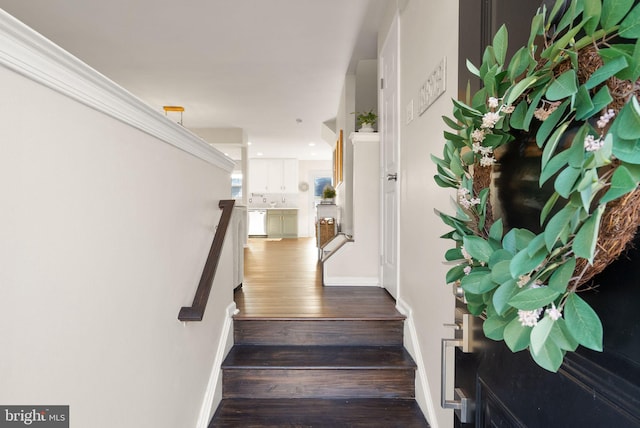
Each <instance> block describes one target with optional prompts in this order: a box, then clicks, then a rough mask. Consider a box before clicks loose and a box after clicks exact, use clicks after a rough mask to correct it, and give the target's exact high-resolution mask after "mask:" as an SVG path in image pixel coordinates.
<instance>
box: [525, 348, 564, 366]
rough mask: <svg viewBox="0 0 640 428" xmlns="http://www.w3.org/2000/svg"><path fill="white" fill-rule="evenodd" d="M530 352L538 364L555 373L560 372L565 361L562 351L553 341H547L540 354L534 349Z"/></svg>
mask: <svg viewBox="0 0 640 428" xmlns="http://www.w3.org/2000/svg"><path fill="white" fill-rule="evenodd" d="M530 352H531V356H532V357H533V360H534V361H535V362H536V364H538V365H539V366H540V367H542V368H543V369H545V370H548V371H550V372H553V373H556V372H557V371H558V369H559V368H560V366H561V365H562V360H563V359H564V354H563V353H562V350H561V349H560V347H559V346H558V345H556V344H555V342H554V341H553V340H548V341H546V342H545V343H544V345H543V346H542V348H540V350H539V352H535V351H534V350H533V348H531V349H530Z"/></svg>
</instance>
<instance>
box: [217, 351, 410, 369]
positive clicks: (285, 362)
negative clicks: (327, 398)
mask: <svg viewBox="0 0 640 428" xmlns="http://www.w3.org/2000/svg"><path fill="white" fill-rule="evenodd" d="M415 367H416V365H415V363H414V361H413V359H412V358H411V356H410V355H409V353H408V352H407V351H406V350H405V349H404V348H403V347H401V346H258V345H235V346H234V347H233V348H232V349H231V351H230V352H229V354H228V355H227V358H226V359H225V360H224V362H223V363H222V368H223V369H241V368H242V369H387V370H388V369H392V370H393V369H404V370H406V369H415Z"/></svg>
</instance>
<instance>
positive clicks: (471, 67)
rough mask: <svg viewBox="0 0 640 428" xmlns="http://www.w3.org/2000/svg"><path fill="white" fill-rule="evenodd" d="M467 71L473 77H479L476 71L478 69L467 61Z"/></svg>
mask: <svg viewBox="0 0 640 428" xmlns="http://www.w3.org/2000/svg"><path fill="white" fill-rule="evenodd" d="M467 70H469V72H470V73H471V74H473V75H474V76H478V77H480V70H478V68H477V67H476V66H475V65H473V63H472V62H471V61H469V60H467Z"/></svg>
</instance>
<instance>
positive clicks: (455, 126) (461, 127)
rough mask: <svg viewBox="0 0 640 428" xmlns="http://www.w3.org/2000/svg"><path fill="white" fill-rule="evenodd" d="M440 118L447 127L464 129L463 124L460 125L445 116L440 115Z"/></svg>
mask: <svg viewBox="0 0 640 428" xmlns="http://www.w3.org/2000/svg"><path fill="white" fill-rule="evenodd" d="M442 120H444V123H446V124H447V126H448V127H449V128H451V129H455V130H456V131H460V130H462V129H465V128H464V126H462V125H460V124H459V123H458V122H456V121H455V120H453V119H451V118H449V117H447V116H442Z"/></svg>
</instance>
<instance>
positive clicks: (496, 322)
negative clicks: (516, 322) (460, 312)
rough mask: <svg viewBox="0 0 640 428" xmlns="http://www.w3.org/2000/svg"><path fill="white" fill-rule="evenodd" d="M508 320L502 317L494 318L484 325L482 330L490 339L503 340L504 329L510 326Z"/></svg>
mask: <svg viewBox="0 0 640 428" xmlns="http://www.w3.org/2000/svg"><path fill="white" fill-rule="evenodd" d="M509 321H511V320H508V319H504V318H502V317H501V316H492V317H489V318H487V320H486V321H485V322H484V323H483V324H482V330H483V331H484V335H485V336H486V337H488V338H489V339H493V340H502V339H503V337H504V328H505V327H506V326H507V324H509Z"/></svg>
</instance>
